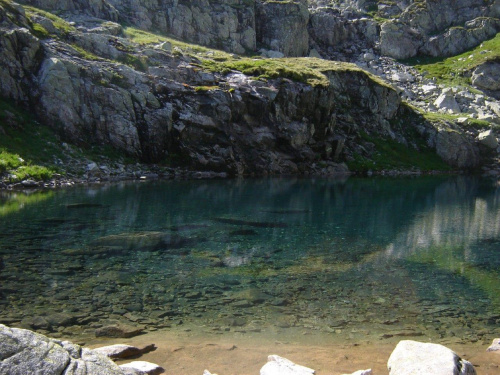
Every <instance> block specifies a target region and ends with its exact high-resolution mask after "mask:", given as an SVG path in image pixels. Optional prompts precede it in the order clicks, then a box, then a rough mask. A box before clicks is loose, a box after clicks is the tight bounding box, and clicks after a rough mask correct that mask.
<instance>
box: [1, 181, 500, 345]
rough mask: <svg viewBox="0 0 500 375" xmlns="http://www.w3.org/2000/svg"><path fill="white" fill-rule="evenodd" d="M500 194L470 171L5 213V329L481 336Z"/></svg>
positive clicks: (493, 289) (120, 192) (498, 268)
mask: <svg viewBox="0 0 500 375" xmlns="http://www.w3.org/2000/svg"><path fill="white" fill-rule="evenodd" d="M499 196H500V195H499V188H498V186H496V185H494V184H493V183H492V182H491V181H487V180H481V179H475V178H467V177H421V178H395V179H389V178H372V179H359V178H349V179H347V180H346V179H344V180H338V179H299V178H289V179H288V178H268V179H246V180H220V181H215V180H213V181H163V182H160V181H158V182H152V183H123V184H117V185H110V186H98V187H92V188H76V189H68V190H62V191H55V192H53V193H51V194H49V195H44V196H43V198H44V199H32V200H25V201H23V202H24V203H23V209H22V210H10V209H9V210H4V211H3V212H4V215H3V217H2V220H0V264H1V265H2V269H1V270H0V323H1V322H6V323H8V324H11V325H14V326H23V327H27V328H31V329H42V330H45V331H49V332H57V333H59V334H61V335H86V334H90V335H92V334H93V332H94V330H95V327H98V326H102V325H107V324H114V323H117V322H119V323H125V324H141V325H144V326H146V327H149V328H151V329H175V328H176V327H177V326H178V325H179V322H180V321H182V322H183V323H182V324H183V325H184V326H188V327H189V326H190V325H193V326H196V327H205V328H203V329H206V330H207V332H209V333H210V332H211V333H214V332H216V333H217V334H225V333H226V332H229V333H241V334H243V333H245V332H260V331H266V332H276V335H279V334H280V332H283V330H287V329H300V330H305V331H307V332H309V333H311V334H316V333H322V334H327V335H332V338H333V337H336V338H339V339H358V338H360V337H366V336H370V337H375V338H377V339H378V338H384V339H385V338H388V337H393V336H394V337H399V336H412V335H413V336H420V335H426V337H431V338H432V337H437V338H439V337H449V336H456V337H457V338H458V339H463V340H470V338H471V337H473V336H474V337H475V335H477V332H479V331H481V329H483V328H487V330H488V332H495V330H497V331H498V329H499V327H498V326H499V324H498V323H497V320H498V319H499V318H500V317H498V316H497V315H498V314H497V312H496V311H497V308H496V307H495V306H497V304H498V302H499V297H498V296H500V291H499V290H498V285H500V280H499V272H500V260H499V259H500V256H499V250H500V233H499V230H500V229H499V228H500V225H499V224H500V222H499V221H500V217H499V215H500V213H499V212H500V199H499ZM7 198H8V197H7ZM4 201H5V202H7V201H8V200H2V202H4ZM0 212H2V210H1V209H0ZM457 298H460V304H457V303H456V300H457ZM56 313H57V314H60V313H64V314H65V315H64V319H62V318H61V315H55V314H56ZM179 327H180V326H179ZM179 329H181V328H179ZM499 333H500V332H499Z"/></svg>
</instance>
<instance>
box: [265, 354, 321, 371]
mask: <svg viewBox="0 0 500 375" xmlns="http://www.w3.org/2000/svg"><path fill="white" fill-rule="evenodd" d="M315 373H316V372H315V371H314V370H313V369H310V368H308V367H304V366H300V365H297V364H295V363H293V362H292V361H290V360H288V359H286V358H283V357H280V356H278V355H270V356H269V357H267V363H266V364H265V365H264V366H263V367H262V368H261V369H260V375H312V374H315Z"/></svg>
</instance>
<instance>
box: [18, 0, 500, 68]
mask: <svg viewBox="0 0 500 375" xmlns="http://www.w3.org/2000/svg"><path fill="white" fill-rule="evenodd" d="M22 2H23V3H26V4H31V5H34V6H37V7H40V8H43V9H50V10H57V11H68V12H75V11H77V12H80V13H81V12H84V13H86V14H89V15H92V16H95V17H98V18H103V19H107V20H111V21H120V22H126V23H128V24H132V25H136V26H137V27H140V28H143V29H147V30H154V31H157V32H161V33H167V34H170V35H173V36H176V37H178V38H180V39H183V40H188V41H190V42H194V43H199V44H202V45H206V46H211V47H215V48H221V49H224V50H226V51H230V52H234V53H239V54H241V53H244V52H251V51H256V50H257V49H259V48H265V49H270V50H273V51H277V52H280V53H283V54H284V55H285V56H307V55H308V54H309V52H310V50H311V48H315V47H318V48H320V49H321V51H322V52H323V54H325V55H330V54H331V53H332V52H333V51H337V52H338V51H343V52H347V53H349V52H354V51H356V52H359V50H360V49H363V48H364V49H366V48H373V47H376V48H380V51H381V52H382V54H384V55H387V56H390V57H394V58H397V59H404V58H408V57H412V56H416V55H419V54H421V55H430V56H451V55H456V54H457V53H460V52H463V51H465V50H467V49H469V48H472V47H474V46H477V45H478V44H480V43H481V42H482V41H484V40H486V39H488V38H491V37H492V36H494V35H495V34H496V33H497V32H498V31H500V20H499V18H500V1H499V0H486V1H484V0H460V1H452V2H450V1H447V0H437V1H429V0H408V1H396V2H386V1H375V0H341V1H338V0H337V1H332V0H328V1H327V0H322V1H318V0H294V1H267V0H223V1H214V0H196V1H185V0H175V1H174V0H168V1H163V2H157V1H137V0H125V1H116V0H78V1H66V0H50V1H47V0H22Z"/></svg>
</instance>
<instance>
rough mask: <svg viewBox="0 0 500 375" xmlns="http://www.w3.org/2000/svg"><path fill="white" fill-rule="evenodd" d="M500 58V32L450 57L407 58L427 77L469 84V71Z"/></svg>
mask: <svg viewBox="0 0 500 375" xmlns="http://www.w3.org/2000/svg"><path fill="white" fill-rule="evenodd" d="M499 59H500V33H498V34H497V35H496V36H495V37H493V38H492V39H490V40H487V41H485V42H483V43H481V44H480V45H479V46H477V47H476V48H473V49H472V50H469V51H467V52H464V53H462V54H460V55H457V56H453V57H448V58H442V57H415V58H412V59H409V60H406V63H407V64H409V65H413V66H415V68H416V69H418V70H419V71H420V72H421V73H423V74H425V75H426V77H427V78H436V80H437V82H439V83H447V84H453V85H468V84H470V78H469V77H468V74H467V72H469V71H471V70H472V69H474V68H475V67H477V66H478V65H480V64H483V63H485V62H486V61H492V60H499Z"/></svg>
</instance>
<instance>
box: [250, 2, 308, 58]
mask: <svg viewBox="0 0 500 375" xmlns="http://www.w3.org/2000/svg"><path fill="white" fill-rule="evenodd" d="M256 17H257V19H258V20H259V22H257V23H256V28H257V42H259V43H261V44H262V45H264V46H267V47H269V49H271V50H273V51H279V52H281V53H283V54H284V55H285V56H306V55H307V52H308V51H309V34H308V31H307V24H308V22H309V11H308V9H307V2H306V1H304V0H301V1H286V2H277V1H269V2H258V3H257V14H256Z"/></svg>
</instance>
